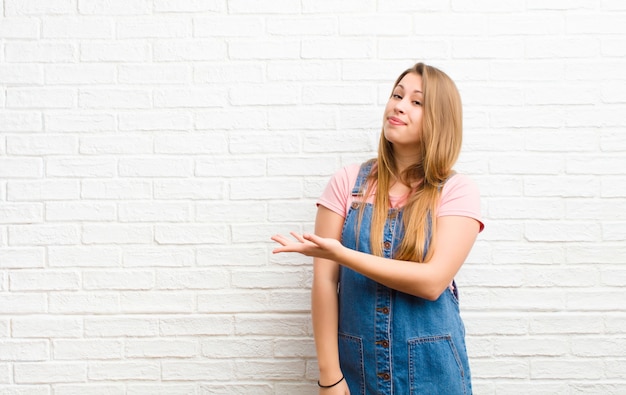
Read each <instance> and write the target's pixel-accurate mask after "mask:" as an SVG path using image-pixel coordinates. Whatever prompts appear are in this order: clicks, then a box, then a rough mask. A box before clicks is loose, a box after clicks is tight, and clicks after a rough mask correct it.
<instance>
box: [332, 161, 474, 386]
mask: <svg viewBox="0 0 626 395" xmlns="http://www.w3.org/2000/svg"><path fill="white" fill-rule="evenodd" d="M372 164H373V163H372V162H366V163H364V164H363V165H362V166H361V169H360V171H359V176H358V178H357V181H356V184H355V185H354V188H353V190H352V195H353V196H359V195H360V194H361V191H362V190H365V188H362V186H363V187H364V186H365V182H366V178H367V175H368V174H369V172H370V170H371V167H372ZM359 210H365V211H364V213H363V219H362V224H361V231H360V235H359V240H358V245H357V240H356V234H357V232H356V225H357V223H358V218H359ZM371 218H372V205H371V204H370V203H367V204H362V205H359V204H358V203H356V202H355V203H353V204H352V206H351V208H350V210H349V211H348V214H347V216H346V219H345V222H344V226H343V231H342V244H343V245H344V246H346V247H348V248H351V249H354V250H358V251H362V252H365V253H371V248H370V241H369V239H370V223H371ZM403 233H404V231H403V224H402V209H401V208H400V209H390V211H389V217H388V219H387V223H386V225H385V233H384V238H383V242H384V245H383V253H384V256H385V257H386V258H392V257H393V256H394V251H395V249H396V248H397V247H398V245H399V244H400V240H401V239H402V234H403ZM426 248H428V244H427V245H426ZM390 264H391V263H390ZM418 264H419V263H416V265H418ZM454 289H455V290H456V287H454ZM464 336H465V328H464V325H463V322H462V320H461V317H460V316H459V305H458V300H457V296H456V291H454V293H453V291H452V290H450V289H447V290H446V291H445V292H444V293H443V294H442V295H441V296H440V297H439V299H437V300H436V301H434V302H431V301H428V300H426V299H422V298H418V297H415V296H411V295H408V294H405V293H402V292H399V291H395V290H392V289H390V288H388V287H386V286H384V285H381V284H379V283H377V282H375V281H373V280H370V279H369V278H367V277H365V276H363V275H361V274H359V273H357V272H355V271H353V270H351V269H348V268H345V267H343V266H341V269H340V282H339V359H340V362H341V369H342V371H343V373H344V375H345V377H346V381H347V383H348V386H349V388H350V393H351V395H359V394H367V395H374V394H376V395H378V394H387V395H392V394H393V395H410V394H420V395H437V394H442V395H456V394H465V395H469V394H471V393H472V387H471V382H470V370H469V363H468V358H467V351H466V348H465V339H464Z"/></svg>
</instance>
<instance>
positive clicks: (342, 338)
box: [272, 63, 483, 395]
mask: <svg viewBox="0 0 626 395" xmlns="http://www.w3.org/2000/svg"><path fill="white" fill-rule="evenodd" d="M461 138H462V110H461V99H460V96H459V93H458V90H457V88H456V86H455V84H454V82H453V81H452V80H451V79H450V78H449V77H448V76H447V75H446V74H445V73H443V72H442V71H440V70H438V69H436V68H434V67H432V66H428V65H425V64H423V63H418V64H416V65H414V66H413V67H412V68H410V69H408V70H406V71H404V72H403V73H402V74H400V76H399V77H398V79H397V80H396V82H395V84H394V86H393V90H392V93H391V95H390V97H389V100H388V102H387V105H386V107H385V112H384V116H383V127H382V133H381V136H380V145H379V149H378V157H377V158H376V159H372V160H370V161H367V162H365V163H363V164H360V165H359V164H356V165H352V166H347V167H345V168H343V169H342V170H340V171H339V172H337V173H336V174H335V175H334V176H333V177H332V178H331V180H330V182H329V183H328V185H327V187H326V189H325V191H324V192H323V194H322V196H321V197H320V199H319V201H318V212H317V217H316V220H315V234H304V235H300V234H297V233H295V232H294V233H292V236H293V237H294V238H295V240H294V239H291V238H286V237H284V236H281V235H275V236H273V237H272V240H274V241H275V242H277V243H279V244H280V246H279V247H277V248H276V249H275V250H274V251H273V252H274V253H281V252H298V253H301V254H304V255H307V256H312V257H314V279H313V289H312V318H313V329H314V334H315V344H316V350H317V359H318V365H319V381H318V385H319V387H320V391H319V393H320V395H321V394H324V395H331V394H341V395H345V394H353V395H356V394H397V395H406V394H428V395H433V394H445V395H455V394H471V393H472V386H471V378H470V369H469V363H468V358H467V352H466V347H465V329H464V326H463V322H462V320H461V317H460V316H459V305H458V298H457V296H458V293H457V288H456V284H455V283H454V276H455V275H456V273H457V272H458V271H459V269H460V268H461V265H462V264H463V262H464V261H465V259H466V257H467V255H468V254H469V252H470V250H471V248H472V246H473V244H474V241H475V240H476V236H477V235H478V233H479V232H480V231H482V229H483V224H482V222H481V217H480V198H479V193H478V189H477V188H476V186H475V184H474V183H473V182H472V181H471V180H470V179H469V178H468V177H467V176H464V175H462V174H457V173H455V172H454V171H453V169H452V168H453V165H454V163H455V162H456V160H457V158H458V155H459V152H460V149H461Z"/></svg>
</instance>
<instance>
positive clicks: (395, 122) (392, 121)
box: [387, 117, 406, 126]
mask: <svg viewBox="0 0 626 395" xmlns="http://www.w3.org/2000/svg"><path fill="white" fill-rule="evenodd" d="M387 121H389V123H390V124H392V125H397V126H401V125H406V122H404V121H402V120H401V119H400V118H396V117H388V118H387Z"/></svg>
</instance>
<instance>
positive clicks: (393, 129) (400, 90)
mask: <svg viewBox="0 0 626 395" xmlns="http://www.w3.org/2000/svg"><path fill="white" fill-rule="evenodd" d="M423 100H424V95H423V93H422V77H421V76H420V75H419V74H415V73H408V74H407V75H405V76H404V77H403V78H402V79H401V80H400V82H399V83H398V85H396V87H395V88H394V90H393V92H392V94H391V97H390V98H389V101H388V102H387V106H386V107H385V114H384V120H383V133H384V136H385V139H387V140H388V141H389V142H390V143H392V144H393V147H394V150H397V149H402V150H406V149H415V150H419V143H420V138H421V135H422V102H423Z"/></svg>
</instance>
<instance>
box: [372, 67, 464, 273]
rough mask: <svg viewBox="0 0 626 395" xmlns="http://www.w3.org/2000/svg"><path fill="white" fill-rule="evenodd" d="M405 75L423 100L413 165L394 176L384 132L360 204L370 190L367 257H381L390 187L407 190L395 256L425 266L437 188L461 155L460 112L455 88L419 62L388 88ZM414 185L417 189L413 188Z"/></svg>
mask: <svg viewBox="0 0 626 395" xmlns="http://www.w3.org/2000/svg"><path fill="white" fill-rule="evenodd" d="M408 73H415V74H418V75H420V76H421V77H422V91H423V96H424V100H423V103H422V134H421V141H420V152H419V153H418V154H417V155H416V161H415V163H413V164H412V165H410V166H409V167H407V168H406V169H405V170H404V171H403V172H402V173H401V174H399V173H398V169H397V168H396V164H395V161H394V156H393V146H392V144H391V143H390V142H389V141H387V139H385V136H384V132H383V133H381V135H380V143H379V147H378V158H377V160H376V165H375V166H373V169H372V172H371V173H370V175H369V177H368V183H367V184H368V188H367V192H366V193H365V196H364V201H365V199H366V198H367V196H369V195H371V194H372V193H373V190H374V188H376V192H375V197H374V209H373V216H372V224H371V232H370V243H371V245H372V253H373V254H374V255H378V256H382V255H383V251H382V250H383V247H382V244H383V243H382V237H383V232H384V226H385V222H386V220H387V217H388V215H389V208H390V203H389V189H390V187H391V183H392V181H393V180H394V179H396V180H398V181H399V182H402V183H403V184H405V185H407V186H409V187H411V188H412V189H413V192H412V193H411V194H410V196H409V198H408V200H407V203H406V205H405V207H404V210H403V216H402V219H403V224H404V237H403V238H402V242H401V244H400V247H399V249H398V252H397V254H396V256H395V258H396V259H400V260H407V261H415V262H426V261H428V260H429V259H430V256H431V255H432V251H433V249H432V248H429V249H428V253H427V254H425V252H426V251H425V249H426V245H427V244H429V245H432V244H433V237H434V235H435V234H436V223H437V222H436V221H435V219H436V210H437V205H438V202H439V198H440V195H441V187H442V185H443V183H444V181H445V180H446V179H447V178H448V177H450V176H451V174H452V167H453V166H454V163H455V162H456V160H457V158H458V156H459V153H460V151H461V142H462V132H463V124H462V123H463V121H462V118H463V114H462V108H461V97H460V95H459V92H458V90H457V88H456V85H455V84H454V82H453V81H452V79H450V77H448V75H447V74H445V73H444V72H443V71H441V70H438V69H436V68H435V67H432V66H428V65H425V64H424V63H417V64H416V65H414V66H413V67H411V68H409V69H407V70H405V71H404V72H403V73H402V74H400V76H399V77H398V79H397V80H396V82H395V83H394V85H393V88H394V89H395V87H396V86H397V85H398V84H399V83H400V81H401V80H402V78H403V77H404V76H405V75H407V74H408ZM392 92H393V90H392ZM420 158H421V160H420ZM416 183H419V185H418V186H417V188H416V189H415V188H414V186H415V184H416ZM412 185H413V187H412ZM362 211H363V210H361V212H362ZM429 229H430V231H429Z"/></svg>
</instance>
